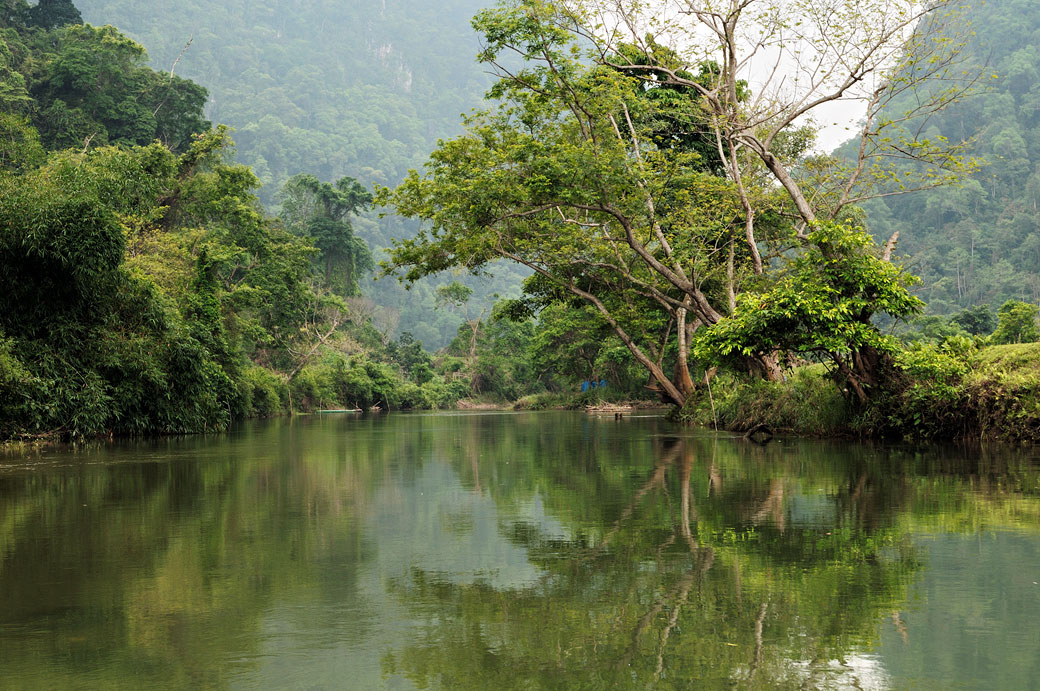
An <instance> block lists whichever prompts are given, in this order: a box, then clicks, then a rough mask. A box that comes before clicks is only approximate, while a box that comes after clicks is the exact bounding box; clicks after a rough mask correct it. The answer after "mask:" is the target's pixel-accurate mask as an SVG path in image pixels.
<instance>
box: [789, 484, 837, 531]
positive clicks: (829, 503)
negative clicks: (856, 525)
mask: <svg viewBox="0 0 1040 691" xmlns="http://www.w3.org/2000/svg"><path fill="white" fill-rule="evenodd" d="M784 511H785V512H786V516H787V522H788V524H789V525H790V526H792V527H794V526H800V527H806V528H819V527H826V526H834V525H836V524H837V522H838V507H837V505H836V504H835V499H834V497H833V496H831V495H830V494H827V493H826V492H825V491H824V490H819V491H817V492H816V493H814V494H802V493H800V492H797V491H796V492H789V493H788V494H787V495H786V496H785V501H784Z"/></svg>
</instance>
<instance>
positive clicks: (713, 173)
mask: <svg viewBox="0 0 1040 691" xmlns="http://www.w3.org/2000/svg"><path fill="white" fill-rule="evenodd" d="M955 22H956V12H955V11H954V8H953V4H952V3H951V2H933V3H930V4H928V5H927V6H924V5H920V4H918V3H914V2H910V0H822V1H816V0H811V1H810V0H773V1H771V2H767V1H766V0H700V1H697V0H671V1H669V0H662V1H661V2H656V3H653V2H652V3H647V2H635V1H629V0H557V1H555V2H551V1H547V0H516V1H515V2H512V3H509V4H507V5H505V6H504V7H502V8H499V9H496V10H491V11H487V12H485V13H483V14H482V15H480V16H478V18H477V19H476V20H475V25H476V26H477V27H478V29H480V30H481V31H483V32H484V35H485V37H486V45H485V50H484V51H483V53H482V55H481V59H482V60H484V61H485V62H487V63H489V64H492V65H494V66H495V68H496V70H497V71H498V72H499V73H500V75H501V77H502V79H501V80H500V81H499V83H498V84H497V86H496V87H495V88H494V89H493V90H492V92H491V96H492V97H495V98H497V99H500V101H501V106H500V107H499V108H498V109H496V110H492V111H490V112H488V113H484V114H481V115H478V116H475V117H473V118H471V119H470V120H469V121H468V123H467V124H468V133H467V134H466V135H464V136H463V137H461V138H459V139H456V140H453V141H450V142H444V143H442V145H441V146H440V147H439V148H438V150H437V151H436V152H434V154H433V155H432V157H431V161H430V163H429V164H428V166H427V170H426V173H425V175H424V176H420V175H418V174H413V175H412V176H410V177H409V178H408V179H407V180H406V181H405V183H404V184H403V185H402V186H401V187H400V188H398V190H396V191H394V192H393V193H390V192H389V191H384V193H383V196H382V200H383V202H384V203H392V204H393V205H395V206H396V207H397V209H398V211H399V212H401V213H403V214H404V215H408V216H413V217H419V218H424V219H427V220H428V221H430V227H429V228H428V230H426V231H424V232H422V233H420V235H419V236H418V237H417V238H416V239H414V240H411V241H407V242H403V243H399V244H398V245H397V247H396V248H395V250H394V252H393V255H392V259H391V261H390V262H389V263H388V265H387V269H388V270H391V271H392V270H397V269H401V270H404V271H405V272H406V273H405V277H406V278H407V279H415V278H418V277H419V276H422V275H427V274H429V273H432V272H435V271H439V270H443V269H446V268H449V267H457V266H465V267H468V268H470V269H472V270H480V269H481V268H482V267H484V266H485V265H486V264H487V263H488V262H491V261H493V260H494V259H496V258H506V259H511V260H513V261H516V262H518V263H521V264H524V265H526V266H528V267H529V268H531V269H532V270H533V271H534V272H535V273H536V274H537V275H538V276H539V277H540V280H541V281H543V282H547V283H549V284H551V285H553V286H555V288H556V289H557V290H558V291H559V293H560V295H561V296H567V299H580V300H583V301H585V302H587V303H589V304H591V305H592V306H593V307H595V308H596V309H597V311H599V312H600V314H601V315H602V316H603V317H604V319H605V320H606V321H607V322H608V323H609V324H610V325H611V327H612V328H613V329H614V331H615V332H616V333H617V335H618V336H619V338H620V339H621V340H622V342H623V343H625V345H626V346H627V347H628V348H629V350H630V351H631V352H632V354H633V355H634V356H635V357H636V359H637V360H638V361H639V362H640V363H641V364H642V365H643V366H644V367H646V369H647V370H648V371H649V372H650V374H651V377H652V378H653V379H654V380H655V382H656V384H657V386H658V387H659V388H660V390H661V391H662V392H663V394H664V395H665V396H666V397H667V398H668V399H670V400H671V401H672V402H674V403H676V404H677V405H682V404H683V403H684V402H685V400H686V398H687V396H688V395H689V394H690V393H691V390H692V388H693V378H692V377H691V376H690V373H689V369H690V368H689V364H688V361H687V360H688V354H689V352H690V349H691V345H692V341H693V332H695V331H698V330H699V329H701V327H707V328H705V329H703V330H701V331H700V332H699V333H701V334H707V336H698V337H697V338H698V340H699V343H701V345H700V346H699V347H698V348H697V352H698V355H700V356H702V358H703V359H713V360H721V359H726V358H730V359H733V358H736V360H737V361H739V362H740V363H741V364H742V366H747V367H750V368H751V369H752V370H754V371H757V372H758V373H759V374H761V375H762V376H764V377H766V378H768V379H771V380H778V379H780V378H782V376H783V375H782V372H781V370H780V366H779V355H780V354H781V353H782V352H784V351H785V350H796V351H799V352H812V353H817V354H819V355H822V356H826V357H829V358H830V359H831V360H832V361H833V362H834V363H835V365H836V369H837V370H838V371H839V373H840V375H841V376H842V377H845V378H846V379H849V380H850V382H851V385H852V388H853V390H854V391H855V392H856V394H857V396H858V397H859V398H860V400H862V401H865V400H866V399H867V397H868V390H869V388H870V387H871V386H873V385H874V383H875V382H876V370H877V368H878V367H879V366H881V365H882V364H883V363H884V359H885V358H884V357H883V353H884V351H885V350H886V349H888V348H889V347H890V346H891V344H890V343H889V342H888V341H886V339H884V338H883V337H882V336H881V335H880V334H879V333H878V331H877V329H875V328H874V327H873V325H872V319H873V317H874V315H875V314H877V313H879V312H888V313H889V314H892V315H893V316H896V317H903V316H907V315H909V314H912V313H913V312H914V311H916V310H917V309H919V307H920V305H919V303H918V302H917V301H915V300H913V299H912V298H910V297H909V294H908V293H907V292H906V289H907V286H908V285H909V283H910V282H911V279H910V278H909V277H908V276H907V275H905V273H904V272H903V271H902V270H901V269H899V268H898V267H893V266H892V265H891V264H889V263H888V260H889V259H890V257H891V254H892V251H893V248H894V244H895V238H893V239H892V240H891V241H890V242H889V244H888V245H887V246H886V248H884V249H882V248H878V247H875V246H873V245H872V243H871V242H870V241H869V237H868V236H866V234H864V233H862V232H861V230H860V228H859V226H860V225H861V223H860V219H859V218H858V215H859V214H858V209H857V208H856V206H855V205H856V204H857V203H859V202H861V201H863V200H864V199H866V198H869V197H871V196H876V195H884V194H892V193H897V192H900V191H906V190H909V189H915V188H921V187H926V186H933V185H938V184H946V183H948V182H950V181H952V180H955V179H957V178H958V177H959V176H961V175H963V174H965V173H966V172H969V171H970V170H971V169H972V167H973V166H974V165H975V164H974V162H973V161H971V160H970V159H967V158H966V157H965V155H964V145H963V143H951V142H948V141H947V140H945V139H943V138H941V137H938V138H936V137H932V138H928V137H925V136H924V135H923V133H924V132H925V129H924V123H926V122H927V118H928V116H929V115H930V114H932V113H934V112H937V111H938V110H940V109H941V108H943V107H945V106H946V105H947V104H949V103H951V102H952V101H954V100H956V99H957V98H959V97H960V96H962V95H963V94H964V93H966V92H967V90H968V89H970V88H971V87H972V86H973V84H974V82H975V80H974V78H973V77H972V76H971V75H972V72H970V71H969V70H966V69H964V66H963V65H962V64H961V62H962V59H961V56H960V52H959V42H958V40H957V39H956V36H955V35H954V34H955V32H954V28H953V27H955ZM517 55H519V56H520V57H521V58H522V61H521V66H520V67H519V68H515V67H512V65H515V64H516V60H515V57H516V56H517ZM508 56H512V57H508ZM590 63H591V65H590ZM908 93H912V94H914V96H915V98H913V99H910V100H911V101H912V102H913V103H914V105H913V107H911V108H910V109H909V110H906V111H905V112H902V113H900V114H899V115H898V116H893V115H892V114H891V113H890V112H889V111H888V110H885V106H886V104H888V103H889V102H890V101H891V100H892V99H893V98H895V97H897V96H899V97H900V102H908V99H907V98H905V96H906V94H908ZM847 100H861V101H863V102H864V103H865V104H866V108H867V111H866V117H865V119H864V122H863V126H862V129H861V132H860V136H859V142H860V145H859V150H858V155H857V157H856V158H855V160H852V161H848V160H839V159H836V158H833V157H826V156H820V155H814V154H812V145H813V136H814V132H815V127H814V124H813V122H812V120H811V118H812V117H814V116H815V115H816V114H817V113H818V112H819V111H820V109H821V108H824V107H826V106H827V105H828V104H832V103H837V102H842V101H847ZM806 257H813V258H814V261H817V262H822V263H823V264H825V265H827V266H830V265H831V264H833V265H834V267H837V268H836V269H835V270H833V271H816V270H815V265H814V264H813V263H812V262H807V261H806V259H805V258H806ZM881 265H884V266H881ZM799 271H800V272H802V274H804V275H803V276H801V278H798V277H792V275H791V274H792V272H795V273H797V272H799ZM807 287H810V288H812V290H810V291H808V292H805V293H804V294H799V293H798V292H797V291H799V290H805V289H806V288H807ZM791 291H795V292H794V294H791ZM803 298H804V299H803ZM810 298H811V299H810ZM650 313H656V314H658V315H661V317H663V318H664V319H665V321H666V322H667V324H668V328H667V330H666V333H665V336H664V340H663V341H662V340H660V338H661V337H660V329H659V328H647V315H648V314H650ZM750 316H757V317H758V318H757V319H752V318H749V317H750ZM658 321H660V320H658ZM658 327H659V325H658ZM814 330H822V331H823V335H824V337H823V338H816V337H814V336H813V334H811V333H810V332H811V331H814ZM712 334H714V337H713V336H712ZM671 348H674V350H675V352H676V355H675V358H676V367H675V369H674V372H673V373H671V374H669V373H668V372H667V371H666V368H665V367H664V366H663V363H662V360H661V358H655V357H654V356H653V351H655V350H656V351H657V352H659V353H663V352H665V350H670V349H671Z"/></svg>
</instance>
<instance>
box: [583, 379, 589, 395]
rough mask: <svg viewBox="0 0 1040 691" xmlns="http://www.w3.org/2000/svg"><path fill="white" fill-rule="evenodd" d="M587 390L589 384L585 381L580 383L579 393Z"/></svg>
mask: <svg viewBox="0 0 1040 691" xmlns="http://www.w3.org/2000/svg"><path fill="white" fill-rule="evenodd" d="M588 390H589V383H588V382H587V381H583V382H582V383H581V392H582V393H585V392H586V391H588Z"/></svg>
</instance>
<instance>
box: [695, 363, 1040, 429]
mask: <svg viewBox="0 0 1040 691" xmlns="http://www.w3.org/2000/svg"><path fill="white" fill-rule="evenodd" d="M675 418H676V419H678V420H681V421H684V422H689V423H694V424H700V425H705V426H709V427H712V426H717V427H718V428H719V429H728V430H732V431H738V432H743V431H747V430H750V429H752V428H754V427H755V426H757V425H766V426H767V427H769V428H770V429H772V430H773V431H774V432H789V433H792V434H797V435H804V436H814V437H858V438H903V439H910V440H936V441H943V440H1000V441H1009V442H1019V443H1040V343H1026V344H1018V345H1004V346H989V347H985V348H981V349H974V348H970V347H966V348H962V349H960V350H957V349H953V348H946V349H945V350H944V349H943V348H936V347H931V346H928V347H923V348H918V349H914V350H908V351H906V352H904V353H902V354H901V355H900V356H899V358H898V359H897V364H896V368H895V370H894V372H893V373H892V374H891V376H890V377H888V379H887V380H886V381H885V382H884V384H883V385H882V390H881V391H879V392H877V393H876V394H875V396H874V398H873V401H872V403H871V405H870V406H868V407H867V408H862V407H860V406H857V405H855V404H854V401H853V399H852V397H851V396H848V395H847V394H846V392H843V391H842V390H841V389H839V387H838V385H837V383H835V381H834V380H833V379H832V378H831V377H830V376H829V374H828V371H827V369H826V368H825V367H824V366H823V365H808V366H804V367H798V368H795V369H794V370H793V371H792V372H791V373H790V375H789V376H788V378H787V380H786V381H784V382H779V383H773V382H766V381H762V380H751V379H748V378H746V377H741V376H737V375H732V374H721V375H719V376H717V377H715V379H714V380H713V381H712V384H711V387H710V389H709V388H707V387H702V388H701V389H700V390H699V392H698V394H697V395H696V396H695V397H694V398H693V399H692V400H691V401H690V402H689V403H687V405H686V406H685V407H684V408H683V409H682V410H679V411H676V413H675Z"/></svg>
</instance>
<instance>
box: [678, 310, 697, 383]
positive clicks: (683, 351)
mask: <svg viewBox="0 0 1040 691" xmlns="http://www.w3.org/2000/svg"><path fill="white" fill-rule="evenodd" d="M687 302H689V298H687ZM678 312H679V316H678V325H677V328H676V332H677V337H678V341H679V343H678V345H679V353H678V355H677V357H676V362H675V369H676V376H675V379H676V382H675V384H676V386H677V387H678V389H679V391H681V392H682V394H683V395H684V396H689V395H690V394H691V393H693V388H694V384H693V377H691V376H690V363H689V355H690V345H689V338H688V334H687V333H686V310H685V309H680V310H679V311H678Z"/></svg>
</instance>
